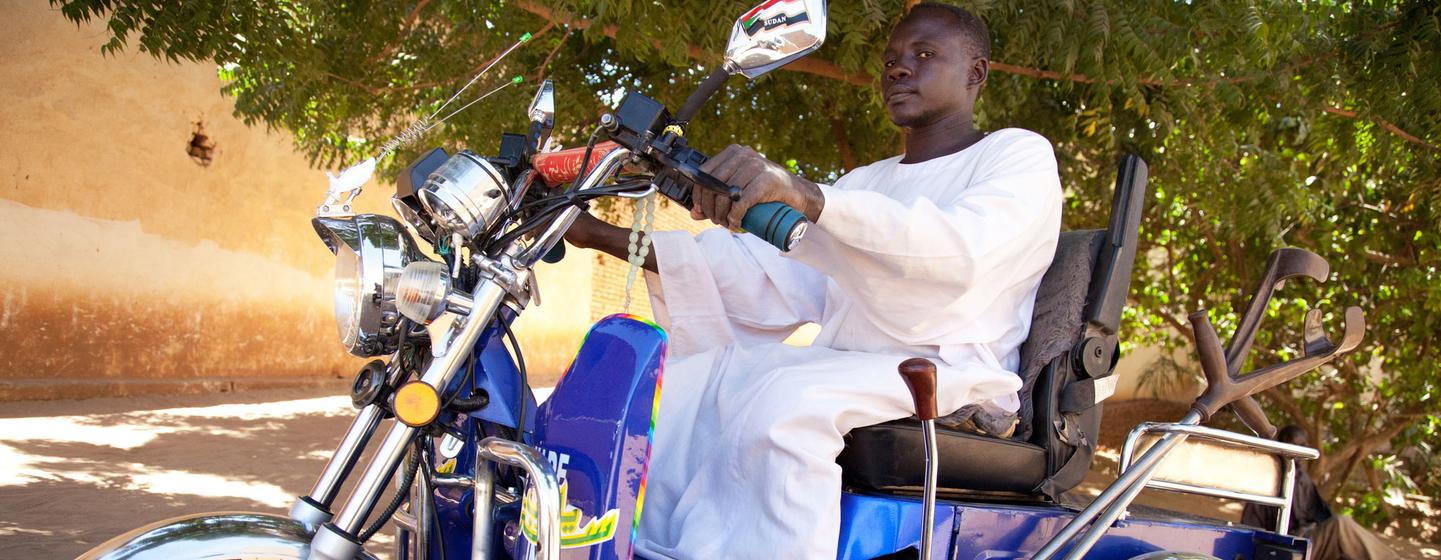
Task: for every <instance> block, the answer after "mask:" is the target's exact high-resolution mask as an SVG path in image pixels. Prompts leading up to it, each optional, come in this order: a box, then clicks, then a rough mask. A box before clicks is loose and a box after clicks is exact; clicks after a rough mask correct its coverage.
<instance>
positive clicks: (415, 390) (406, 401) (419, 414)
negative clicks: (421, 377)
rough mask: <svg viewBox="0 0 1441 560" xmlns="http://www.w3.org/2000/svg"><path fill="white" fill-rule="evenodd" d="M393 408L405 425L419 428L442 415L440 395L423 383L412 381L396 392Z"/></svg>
mask: <svg viewBox="0 0 1441 560" xmlns="http://www.w3.org/2000/svg"><path fill="white" fill-rule="evenodd" d="M391 408H392V409H393V410H394V412H395V417H396V418H397V419H399V420H400V421H401V422H404V423H405V425H407V426H410V427H413V428H419V427H421V426H424V425H426V424H429V423H431V422H434V421H435V417H436V416H438V415H439V414H440V394H439V393H436V392H435V387H431V386H430V385H429V384H427V383H425V382H423V381H411V382H410V383H406V384H404V385H401V386H400V388H399V389H396V390H395V400H394V401H392V402H391Z"/></svg>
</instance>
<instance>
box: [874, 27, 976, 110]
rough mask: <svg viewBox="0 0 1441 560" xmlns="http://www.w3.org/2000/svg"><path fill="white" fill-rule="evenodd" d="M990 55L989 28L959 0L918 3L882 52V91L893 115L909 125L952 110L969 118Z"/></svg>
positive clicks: (894, 31)
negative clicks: (956, 3) (956, 0)
mask: <svg viewBox="0 0 1441 560" xmlns="http://www.w3.org/2000/svg"><path fill="white" fill-rule="evenodd" d="M990 58H991V37H990V32H989V31H987V29H986V24H985V23H984V22H982V21H981V19H980V18H978V17H976V16H975V15H974V14H972V13H970V12H968V11H966V10H965V9H963V8H960V7H957V6H950V5H946V4H935V3H931V2H923V3H921V4H918V5H916V6H915V7H914V8H912V9H911V11H910V13H908V14H906V16H905V17H904V18H902V19H901V22H900V23H899V24H897V25H896V28H895V29H894V30H892V31H891V39H890V42H889V43H888V44H887V45H886V50H885V52H884V53H882V55H881V61H882V63H883V64H884V66H885V70H884V71H883V73H882V74H881V96H882V97H883V98H884V99H885V102H886V111H887V112H888V113H889V114H890V116H891V121H892V122H894V123H896V125H897V126H901V127H907V128H909V127H916V126H924V125H927V124H931V123H934V122H936V121H938V120H940V119H941V118H942V117H945V116H948V115H956V114H960V115H964V116H965V118H966V119H968V120H969V118H970V115H971V111H972V108H973V107H975V104H976V99H977V98H979V97H980V95H981V86H982V85H984V84H985V83H986V77H987V74H988V72H989V69H990Z"/></svg>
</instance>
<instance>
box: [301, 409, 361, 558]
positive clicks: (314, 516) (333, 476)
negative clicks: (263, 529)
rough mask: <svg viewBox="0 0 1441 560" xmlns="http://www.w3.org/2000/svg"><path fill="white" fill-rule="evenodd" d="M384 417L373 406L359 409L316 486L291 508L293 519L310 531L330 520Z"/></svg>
mask: <svg viewBox="0 0 1441 560" xmlns="http://www.w3.org/2000/svg"><path fill="white" fill-rule="evenodd" d="M381 415H382V414H381V411H380V407H379V406H376V405H374V404H368V405H365V407H364V408H361V409H360V413H359V414H356V415H355V420H352V421H351V422H350V428H348V429H346V431H345V437H343V438H341V440H340V445H339V446H337V447H336V448H335V453H333V454H331V456H330V460H329V461H328V462H326V463H325V470H323V471H321V472H320V478H319V479H317V480H316V481H315V486H314V487H313V488H311V489H310V493H309V494H306V495H305V496H303V497H301V498H300V500H298V501H296V503H295V505H294V506H293V507H291V508H290V518H291V519H294V520H296V521H299V522H300V523H301V524H304V525H306V526H308V527H310V528H311V530H314V529H316V528H318V527H319V526H320V524H322V523H325V522H326V521H329V520H330V505H331V503H333V502H334V501H335V496H336V494H339V493H340V485H341V483H343V482H345V477H347V476H350V471H351V469H354V468H355V463H356V461H357V460H359V459H360V452H361V450H363V449H365V445H366V444H367V443H369V442H370V436H371V435H372V434H374V433H375V429H376V428H377V427H378V426H380V417H381Z"/></svg>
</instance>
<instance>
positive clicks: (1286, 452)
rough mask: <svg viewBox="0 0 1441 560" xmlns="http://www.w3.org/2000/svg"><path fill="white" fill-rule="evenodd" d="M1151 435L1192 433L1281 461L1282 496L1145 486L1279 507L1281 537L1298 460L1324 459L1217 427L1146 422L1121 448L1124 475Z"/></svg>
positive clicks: (1183, 486) (1314, 453)
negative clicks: (1255, 450) (1239, 446)
mask: <svg viewBox="0 0 1441 560" xmlns="http://www.w3.org/2000/svg"><path fill="white" fill-rule="evenodd" d="M1151 432H1163V433H1183V434H1189V435H1190V436H1193V437H1198V438H1204V439H1210V440H1216V441H1222V442H1226V443H1234V444H1237V445H1242V446H1246V447H1251V448H1255V449H1258V450H1260V451H1263V452H1267V453H1270V454H1272V455H1275V456H1277V458H1278V459H1280V460H1281V464H1282V473H1281V495H1280V496H1279V497H1275V496H1265V495H1260V494H1248V493H1245V492H1233V491H1230V490H1223V489H1220V488H1207V487H1203V486H1195V485H1191V484H1184V483H1177V482H1166V481H1156V482H1146V483H1145V486H1149V487H1152V488H1158V489H1161V490H1171V491H1174V492H1187V493H1191V494H1200V495H1203V496H1213V497H1217V498H1225V499H1229V500H1240V501H1244V502H1252V503H1257V504H1263V505H1268V506H1273V507H1276V508H1278V509H1279V511H1278V512H1277V519H1276V529H1275V532H1276V533H1277V534H1280V535H1286V534H1288V533H1289V529H1290V528H1289V527H1288V525H1289V523H1288V521H1289V520H1290V518H1291V507H1292V504H1291V500H1292V497H1293V496H1294V494H1295V491H1296V460H1297V459H1315V458H1317V457H1320V456H1321V453H1320V452H1319V451H1317V450H1315V449H1313V448H1310V447H1305V446H1302V445H1292V444H1289V443H1285V442H1279V441H1274V440H1269V439H1265V438H1259V437H1255V436H1248V435H1245V434H1238V433H1234V432H1228V431H1225V430H1217V429H1215V428H1207V427H1205V426H1199V425H1189V424H1170V423H1157V422H1146V423H1143V424H1141V425H1139V426H1136V427H1135V428H1134V429H1132V430H1131V433H1130V434H1129V435H1127V436H1126V443H1125V445H1123V446H1122V447H1121V472H1123V473H1124V472H1126V471H1127V470H1128V469H1129V467H1130V461H1131V456H1132V455H1133V454H1134V453H1135V450H1136V446H1137V445H1138V444H1139V442H1140V439H1141V437H1142V436H1144V435H1145V434H1148V433H1151Z"/></svg>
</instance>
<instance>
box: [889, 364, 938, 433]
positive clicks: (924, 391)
mask: <svg viewBox="0 0 1441 560" xmlns="http://www.w3.org/2000/svg"><path fill="white" fill-rule="evenodd" d="M897 369H899V370H900V372H901V379H904V380H905V381H906V387H909V388H910V390H911V399H913V400H914V401H915V403H916V416H917V417H919V418H920V419H921V420H935V419H936V364H934V363H931V361H930V360H927V359H925V358H911V359H909V360H906V361H904V362H901V365H900V367H898V368H897Z"/></svg>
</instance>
